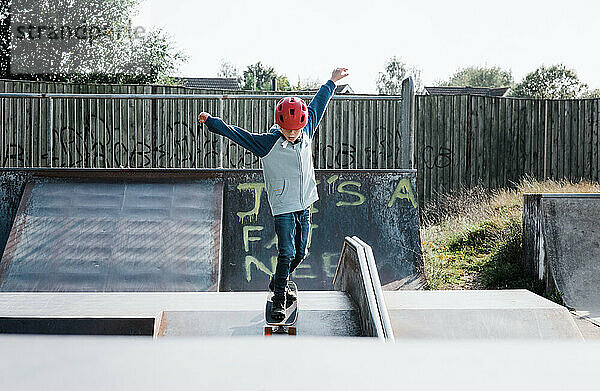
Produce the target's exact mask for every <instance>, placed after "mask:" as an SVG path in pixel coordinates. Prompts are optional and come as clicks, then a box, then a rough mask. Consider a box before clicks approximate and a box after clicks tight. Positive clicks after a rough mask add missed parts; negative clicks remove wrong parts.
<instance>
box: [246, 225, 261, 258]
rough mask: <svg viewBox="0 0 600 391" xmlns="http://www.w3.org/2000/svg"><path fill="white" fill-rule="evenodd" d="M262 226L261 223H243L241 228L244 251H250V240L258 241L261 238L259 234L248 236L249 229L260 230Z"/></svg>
mask: <svg viewBox="0 0 600 391" xmlns="http://www.w3.org/2000/svg"><path fill="white" fill-rule="evenodd" d="M263 228H264V227H263V226H261V225H256V226H254V225H245V226H244V227H243V228H242V238H243V240H244V250H246V252H248V251H250V242H258V241H259V240H260V239H261V238H260V236H250V235H249V233H250V231H262V230H263Z"/></svg>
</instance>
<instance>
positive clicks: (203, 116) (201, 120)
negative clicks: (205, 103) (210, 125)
mask: <svg viewBox="0 0 600 391" xmlns="http://www.w3.org/2000/svg"><path fill="white" fill-rule="evenodd" d="M209 118H210V114H208V113H207V112H205V111H203V112H201V113H200V114H199V115H198V122H199V123H201V124H203V123H204V122H206V120H207V119H209Z"/></svg>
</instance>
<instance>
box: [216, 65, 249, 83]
mask: <svg viewBox="0 0 600 391" xmlns="http://www.w3.org/2000/svg"><path fill="white" fill-rule="evenodd" d="M217 76H218V77H226V78H235V79H236V80H237V82H238V84H242V81H243V80H242V76H241V75H240V72H239V70H238V69H237V68H236V67H235V65H233V64H232V63H231V62H230V61H229V60H226V59H222V60H221V70H220V71H219V73H217Z"/></svg>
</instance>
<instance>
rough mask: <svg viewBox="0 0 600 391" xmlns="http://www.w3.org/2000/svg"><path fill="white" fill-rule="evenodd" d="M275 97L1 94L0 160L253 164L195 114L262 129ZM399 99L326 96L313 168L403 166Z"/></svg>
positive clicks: (14, 163) (270, 118) (255, 163)
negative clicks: (329, 100)
mask: <svg viewBox="0 0 600 391" xmlns="http://www.w3.org/2000/svg"><path fill="white" fill-rule="evenodd" d="M282 97H284V95H252V94H247V95H208V94H95V93H93V94H87V93H86V94H77V93H16V92H9V93H0V142H1V145H2V149H1V150H0V166H2V167H76V168H119V167H127V168H129V167H132V168H133V167H149V168H260V167H261V166H260V160H259V159H258V158H257V157H256V156H254V155H252V154H251V153H250V152H249V151H246V150H244V149H243V148H242V147H240V146H238V145H237V144H235V143H233V142H231V141H230V140H228V139H226V138H223V137H220V136H218V135H215V134H213V133H211V132H210V131H208V129H207V128H206V127H205V126H203V125H200V124H198V123H197V115H198V114H199V113H200V112H201V111H207V112H209V113H211V114H212V115H216V116H219V117H221V118H223V120H224V121H225V122H227V123H231V124H234V125H237V126H240V127H242V128H244V129H247V130H249V131H253V132H258V133H263V132H267V131H269V129H270V128H271V126H272V125H273V124H274V123H275V119H274V110H275V105H276V103H277V101H278V100H279V99H281V98H282ZM312 97H313V96H312V95H310V96H308V95H303V96H301V98H303V99H306V100H307V101H310V99H311V98H312ZM406 103H407V102H406V100H405V99H404V100H403V99H402V97H401V96H371V95H368V96H362V95H361V96H358V95H340V96H334V97H332V101H331V102H330V103H329V107H328V108H327V110H326V112H325V115H324V116H323V118H322V120H321V123H320V125H319V130H318V132H317V134H316V136H315V138H314V140H313V148H314V151H313V156H314V163H315V167H316V168H330V169H331V168H343V169H352V168H363V169H364V168H410V167H407V166H406V165H407V164H406V163H405V162H404V160H406V155H407V154H408V152H407V151H405V150H404V149H405V144H406V139H407V136H405V135H404V133H406V131H404V130H403V128H402V127H403V126H407V125H408V124H409V123H410V121H404V120H403V118H404V114H403V113H405V112H406V107H405V106H406ZM410 144H411V145H412V141H411V142H410ZM411 158H412V156H411Z"/></svg>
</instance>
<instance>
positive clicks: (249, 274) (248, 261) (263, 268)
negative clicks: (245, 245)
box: [244, 255, 273, 282]
mask: <svg viewBox="0 0 600 391" xmlns="http://www.w3.org/2000/svg"><path fill="white" fill-rule="evenodd" d="M251 265H254V266H255V267H256V270H260V271H261V272H263V273H265V274H266V275H268V276H270V275H271V274H273V272H272V271H271V270H269V268H268V267H267V266H266V265H265V264H264V263H262V262H261V261H259V260H258V259H256V258H254V257H253V256H251V255H246V258H245V259H244V267H245V268H246V281H248V282H250V281H252V268H251V267H250V266H251Z"/></svg>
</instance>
